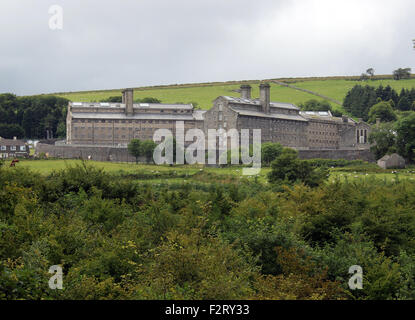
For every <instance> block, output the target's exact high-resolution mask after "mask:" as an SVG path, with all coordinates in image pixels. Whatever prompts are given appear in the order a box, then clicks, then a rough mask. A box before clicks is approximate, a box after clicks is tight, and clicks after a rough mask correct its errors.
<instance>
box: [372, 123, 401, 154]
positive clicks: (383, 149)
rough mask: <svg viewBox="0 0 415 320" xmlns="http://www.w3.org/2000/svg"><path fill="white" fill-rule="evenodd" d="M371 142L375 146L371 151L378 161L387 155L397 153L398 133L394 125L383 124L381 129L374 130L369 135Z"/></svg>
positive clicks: (380, 126)
mask: <svg viewBox="0 0 415 320" xmlns="http://www.w3.org/2000/svg"><path fill="white" fill-rule="evenodd" d="M369 142H370V143H371V144H374V145H373V146H372V147H371V151H372V152H373V153H374V154H375V156H376V159H380V158H382V157H383V156H384V155H385V154H389V153H394V152H396V132H395V129H394V124H393V123H381V124H380V125H379V127H375V128H373V129H372V131H371V132H370V135H369Z"/></svg>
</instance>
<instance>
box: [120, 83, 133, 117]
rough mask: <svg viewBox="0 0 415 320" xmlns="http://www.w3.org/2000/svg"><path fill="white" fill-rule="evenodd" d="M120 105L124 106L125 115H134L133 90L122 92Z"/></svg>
mask: <svg viewBox="0 0 415 320" xmlns="http://www.w3.org/2000/svg"><path fill="white" fill-rule="evenodd" d="M122 103H124V104H125V113H126V114H133V113H134V107H133V104H134V90H133V89H130V88H129V89H125V90H123V92H122Z"/></svg>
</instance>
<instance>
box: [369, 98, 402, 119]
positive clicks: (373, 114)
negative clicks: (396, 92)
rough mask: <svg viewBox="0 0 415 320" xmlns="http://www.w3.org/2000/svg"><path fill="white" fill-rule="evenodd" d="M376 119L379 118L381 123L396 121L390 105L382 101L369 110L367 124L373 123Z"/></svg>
mask: <svg viewBox="0 0 415 320" xmlns="http://www.w3.org/2000/svg"><path fill="white" fill-rule="evenodd" d="M377 118H380V121H382V122H389V121H395V120H396V119H397V118H396V114H395V112H394V111H393V109H392V106H391V105H390V103H389V102H384V101H382V102H379V103H378V104H375V105H374V106H373V107H371V108H370V111H369V123H375V122H376V119H377Z"/></svg>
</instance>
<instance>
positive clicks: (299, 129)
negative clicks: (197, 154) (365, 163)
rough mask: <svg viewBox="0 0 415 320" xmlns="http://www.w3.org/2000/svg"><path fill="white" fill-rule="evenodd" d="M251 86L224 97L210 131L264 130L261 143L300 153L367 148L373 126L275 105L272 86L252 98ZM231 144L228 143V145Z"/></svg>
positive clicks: (209, 118) (211, 116)
mask: <svg viewBox="0 0 415 320" xmlns="http://www.w3.org/2000/svg"><path fill="white" fill-rule="evenodd" d="M250 89H251V88H250V86H246V85H245V86H242V87H241V90H240V91H241V97H240V98H235V97H228V96H221V97H218V98H217V99H215V100H214V102H213V107H212V108H211V109H210V110H209V111H207V112H206V114H205V115H204V117H205V123H204V125H205V132H207V130H208V129H220V128H223V129H225V130H229V129H236V130H238V132H240V130H241V129H250V130H253V129H261V135H262V142H279V143H281V144H282V145H284V146H287V147H291V148H295V149H298V150H325V149H327V150H331V149H333V150H339V149H350V148H352V149H353V148H355V149H368V148H369V147H370V145H369V141H368V136H369V133H370V126H369V125H368V124H366V123H364V122H363V121H361V120H360V121H355V120H353V119H352V118H349V117H346V116H343V117H341V118H339V117H333V116H332V115H331V113H330V112H307V111H305V112H303V111H300V109H299V108H298V107H296V106H294V105H292V104H288V103H281V102H272V101H271V100H270V87H269V85H267V84H261V85H260V98H259V99H251V98H249V97H250V96H251V92H250ZM228 145H229V144H228Z"/></svg>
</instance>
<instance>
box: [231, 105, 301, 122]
mask: <svg viewBox="0 0 415 320" xmlns="http://www.w3.org/2000/svg"><path fill="white" fill-rule="evenodd" d="M231 109H232V110H233V111H235V112H237V113H238V114H240V115H241V116H250V117H262V118H272V119H281V120H293V121H303V122H307V121H308V120H307V119H305V118H303V117H302V116H300V115H291V114H281V113H264V112H258V111H251V110H243V109H238V108H232V107H231Z"/></svg>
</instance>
